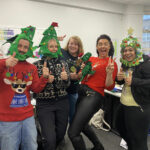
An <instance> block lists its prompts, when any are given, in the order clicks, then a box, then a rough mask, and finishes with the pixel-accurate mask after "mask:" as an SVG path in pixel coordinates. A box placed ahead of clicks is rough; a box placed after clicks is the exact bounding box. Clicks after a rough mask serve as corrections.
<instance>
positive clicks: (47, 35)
mask: <svg viewBox="0 0 150 150" xmlns="http://www.w3.org/2000/svg"><path fill="white" fill-rule="evenodd" d="M57 26H58V24H57V23H55V22H53V23H52V24H51V26H50V27H48V29H46V30H45V31H44V33H43V38H42V40H41V42H40V44H39V46H40V50H39V55H44V56H47V57H50V58H57V57H58V56H62V53H61V47H60V43H59V41H58V39H57V33H56V31H55V28H54V27H57ZM51 39H54V40H56V42H57V46H58V50H57V52H56V53H52V52H50V51H49V49H48V42H49V41H50V40H51Z"/></svg>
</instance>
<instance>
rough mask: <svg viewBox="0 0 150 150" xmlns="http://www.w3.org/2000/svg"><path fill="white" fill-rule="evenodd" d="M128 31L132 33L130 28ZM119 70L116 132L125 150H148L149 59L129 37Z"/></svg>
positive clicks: (122, 53) (149, 115) (123, 50)
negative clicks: (126, 149)
mask: <svg viewBox="0 0 150 150" xmlns="http://www.w3.org/2000/svg"><path fill="white" fill-rule="evenodd" d="M129 31H132V28H130V30H129ZM121 55H122V57H121V59H120V60H121V63H122V66H121V69H120V72H119V73H118V75H117V82H118V83H119V84H124V87H123V89H122V95H121V99H120V102H121V104H120V106H119V108H118V112H117V118H116V128H117V129H118V131H119V133H120V135H121V137H122V138H123V139H124V140H125V141H126V142H127V145H128V150H148V147H147V136H148V130H149V127H150V58H149V57H148V56H146V55H144V54H143V53H142V52H141V46H140V43H139V42H138V39H137V38H135V37H133V36H132V32H129V36H128V37H127V38H125V39H123V40H122V43H121Z"/></svg>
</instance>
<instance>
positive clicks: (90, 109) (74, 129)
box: [68, 35, 117, 150]
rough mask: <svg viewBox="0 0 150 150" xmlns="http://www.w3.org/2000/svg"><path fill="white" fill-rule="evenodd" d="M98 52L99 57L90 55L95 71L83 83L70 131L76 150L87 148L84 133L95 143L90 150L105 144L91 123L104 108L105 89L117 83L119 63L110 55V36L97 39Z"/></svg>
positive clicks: (101, 148) (100, 148) (111, 49)
mask: <svg viewBox="0 0 150 150" xmlns="http://www.w3.org/2000/svg"><path fill="white" fill-rule="evenodd" d="M96 51H97V53H98V57H90V58H89V60H88V62H89V63H91V65H92V72H94V73H91V74H88V75H86V76H85V78H84V79H83V80H82V82H81V85H80V87H79V90H78V94H79V97H78V99H77V104H76V111H75V114H74V117H73V120H72V122H71V124H70V127H69V130H68V135H69V138H70V140H71V142H72V145H73V147H74V149H75V150H86V145H85V143H84V140H83V138H82V135H81V132H83V133H84V134H85V135H86V136H87V137H88V139H89V140H90V141H91V142H92V144H93V145H94V146H93V148H92V149H91V150H104V147H103V145H102V143H101V142H100V140H99V139H98V137H97V136H96V134H95V133H94V131H93V129H92V128H91V127H90V126H89V124H88V123H89V121H90V119H91V117H92V116H93V115H94V114H95V113H96V112H97V111H98V110H99V109H100V108H102V107H103V103H104V99H105V98H104V89H108V90H111V89H113V88H114V85H115V78H116V75H117V64H116V63H115V62H114V60H113V59H112V58H111V56H113V45H112V41H111V39H110V37H109V36H108V35H101V36H99V37H98V38H97V41H96ZM110 55H111V56H110ZM83 70H84V68H83Z"/></svg>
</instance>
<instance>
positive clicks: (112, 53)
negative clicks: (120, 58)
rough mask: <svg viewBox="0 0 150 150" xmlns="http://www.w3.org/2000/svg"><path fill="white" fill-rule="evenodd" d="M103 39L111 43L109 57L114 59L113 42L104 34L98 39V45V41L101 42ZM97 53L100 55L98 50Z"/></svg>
mask: <svg viewBox="0 0 150 150" xmlns="http://www.w3.org/2000/svg"><path fill="white" fill-rule="evenodd" d="M101 39H107V40H108V41H109V43H110V50H109V54H108V55H109V56H112V57H113V55H114V46H113V43H112V41H111V38H110V37H109V36H108V35H106V34H102V35H100V36H99V37H98V38H97V41H96V45H97V44H98V41H99V40H101ZM96 52H97V54H98V55H99V53H98V51H97V50H96Z"/></svg>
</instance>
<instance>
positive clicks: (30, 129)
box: [0, 117, 37, 150]
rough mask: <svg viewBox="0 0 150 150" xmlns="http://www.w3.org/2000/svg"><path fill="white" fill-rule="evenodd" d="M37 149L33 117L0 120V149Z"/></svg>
mask: <svg viewBox="0 0 150 150" xmlns="http://www.w3.org/2000/svg"><path fill="white" fill-rule="evenodd" d="M19 146H21V150H37V131H36V126H35V120H34V117H30V118H27V119H25V120H23V121H16V122H3V121H0V150H18V149H19Z"/></svg>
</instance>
